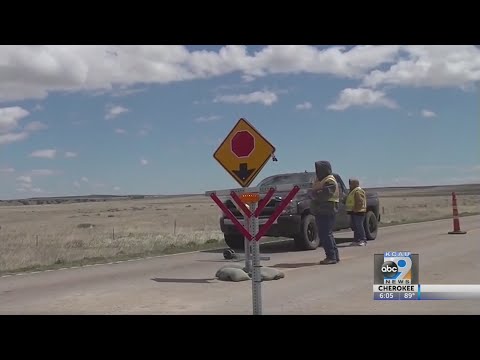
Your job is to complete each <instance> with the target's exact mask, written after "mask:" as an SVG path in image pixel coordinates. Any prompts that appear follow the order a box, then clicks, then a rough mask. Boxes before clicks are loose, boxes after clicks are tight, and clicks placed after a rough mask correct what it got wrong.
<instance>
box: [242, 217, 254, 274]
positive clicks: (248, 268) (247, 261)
mask: <svg viewBox="0 0 480 360" xmlns="http://www.w3.org/2000/svg"><path fill="white" fill-rule="evenodd" d="M244 219H245V227H246V228H247V229H248V231H249V232H250V231H251V228H250V226H251V225H250V218H249V217H248V216H244ZM244 246H245V272H246V273H247V274H251V273H252V259H251V255H250V240H248V238H247V237H244Z"/></svg>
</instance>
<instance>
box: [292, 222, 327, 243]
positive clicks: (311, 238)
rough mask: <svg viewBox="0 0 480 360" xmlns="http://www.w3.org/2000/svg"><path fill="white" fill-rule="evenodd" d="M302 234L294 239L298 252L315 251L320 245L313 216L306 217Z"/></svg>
mask: <svg viewBox="0 0 480 360" xmlns="http://www.w3.org/2000/svg"><path fill="white" fill-rule="evenodd" d="M301 229H302V230H301V233H300V234H298V235H297V236H295V237H294V239H293V240H294V242H295V247H296V248H297V249H298V250H315V249H316V248H318V246H319V245H320V238H319V237H318V231H317V224H316V223H315V217H314V216H313V215H306V216H305V217H304V218H303V219H302V227H301Z"/></svg>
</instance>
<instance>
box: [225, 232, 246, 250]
mask: <svg viewBox="0 0 480 360" xmlns="http://www.w3.org/2000/svg"><path fill="white" fill-rule="evenodd" d="M223 237H224V239H225V243H226V244H227V246H228V247H229V248H230V249H234V250H245V242H244V237H243V236H242V235H226V234H225V235H224V236H223Z"/></svg>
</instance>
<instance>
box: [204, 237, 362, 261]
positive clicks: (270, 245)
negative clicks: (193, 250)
mask: <svg viewBox="0 0 480 360" xmlns="http://www.w3.org/2000/svg"><path fill="white" fill-rule="evenodd" d="M335 240H336V242H337V244H340V245H339V247H348V246H350V242H352V241H353V238H352V237H345V236H341V237H340V236H335ZM225 249H228V248H227V247H225V248H223V249H214V250H204V251H201V252H203V253H209V254H223V251H224V250H225ZM298 251H302V250H297V249H296V248H295V243H294V242H293V240H289V239H288V240H279V241H269V242H263V243H262V242H261V243H260V253H261V254H262V255H270V254H276V253H277V254H278V253H287V252H298ZM306 251H311V250H306ZM235 252H236V253H237V254H238V255H239V256H241V257H243V256H244V253H243V251H241V250H238V251H235ZM209 261H213V260H209ZM227 261H231V260H227Z"/></svg>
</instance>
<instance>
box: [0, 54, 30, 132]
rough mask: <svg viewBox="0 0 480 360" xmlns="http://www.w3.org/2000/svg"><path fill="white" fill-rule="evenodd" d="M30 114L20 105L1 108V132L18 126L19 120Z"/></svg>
mask: <svg viewBox="0 0 480 360" xmlns="http://www.w3.org/2000/svg"><path fill="white" fill-rule="evenodd" d="M0 57H1V55H0ZM0 78H1V75H0ZM0 86H1V85H0ZM28 115H30V113H29V112H28V111H27V110H25V109H23V108H21V107H19V106H13V107H6V108H0V134H1V133H6V132H9V131H12V130H15V129H16V128H18V125H19V124H18V123H19V121H20V120H21V119H23V118H24V117H26V116H28Z"/></svg>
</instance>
